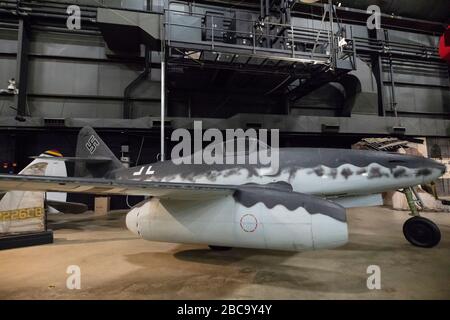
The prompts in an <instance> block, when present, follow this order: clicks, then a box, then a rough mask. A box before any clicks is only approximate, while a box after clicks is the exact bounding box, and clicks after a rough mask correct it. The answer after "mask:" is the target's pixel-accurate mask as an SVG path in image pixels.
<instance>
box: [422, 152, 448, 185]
mask: <svg viewBox="0 0 450 320" xmlns="http://www.w3.org/2000/svg"><path fill="white" fill-rule="evenodd" d="M423 167H424V169H423V175H424V183H429V182H431V181H434V180H436V179H438V178H439V177H441V176H442V175H444V174H445V172H446V171H447V167H446V166H445V165H444V164H442V163H439V162H437V161H435V160H433V159H429V158H425V159H424V166H423Z"/></svg>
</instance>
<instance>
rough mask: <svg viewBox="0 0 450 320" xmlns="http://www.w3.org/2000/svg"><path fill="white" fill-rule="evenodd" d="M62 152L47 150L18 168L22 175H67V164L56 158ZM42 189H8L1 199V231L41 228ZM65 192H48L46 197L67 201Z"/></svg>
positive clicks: (42, 223)
mask: <svg viewBox="0 0 450 320" xmlns="http://www.w3.org/2000/svg"><path fill="white" fill-rule="evenodd" d="M60 157H62V155H61V154H60V153H59V152H58V151H55V150H50V151H46V152H45V153H43V154H41V155H40V156H39V157H38V159H35V160H33V161H32V162H31V163H30V164H29V165H28V166H26V167H25V169H23V170H22V171H20V172H19V174H21V175H35V176H61V177H67V170H66V165H65V163H64V162H62V161H57V159H58V158H60ZM44 195H45V193H44V192H36V191H9V192H7V193H6V194H5V195H4V196H3V198H1V200H0V233H14V232H22V231H42V230H43V228H44V220H43V217H44ZM66 196H67V194H66V193H61V192H48V193H47V198H50V199H53V200H59V201H66Z"/></svg>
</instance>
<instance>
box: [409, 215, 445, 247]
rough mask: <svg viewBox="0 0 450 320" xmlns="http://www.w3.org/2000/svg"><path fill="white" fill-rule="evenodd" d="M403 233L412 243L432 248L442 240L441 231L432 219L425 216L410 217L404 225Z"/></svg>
mask: <svg viewBox="0 0 450 320" xmlns="http://www.w3.org/2000/svg"><path fill="white" fill-rule="evenodd" d="M403 234H404V235H405V238H406V240H408V241H409V242H410V243H411V244H412V245H414V246H416V247H421V248H432V247H434V246H436V245H437V244H438V243H439V242H440V241H441V231H440V230H439V228H438V226H437V225H436V224H435V223H434V222H433V221H431V220H429V219H427V218H424V217H419V216H416V217H412V218H409V219H408V220H407V221H406V222H405V224H404V225H403Z"/></svg>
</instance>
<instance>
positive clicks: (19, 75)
mask: <svg viewBox="0 0 450 320" xmlns="http://www.w3.org/2000/svg"><path fill="white" fill-rule="evenodd" d="M29 47H30V26H29V23H28V21H27V20H26V18H20V19H19V31H18V39H17V58H16V83H17V89H18V90H19V92H18V94H17V95H16V96H15V101H14V102H15V105H16V108H17V117H19V118H21V117H24V116H26V115H27V112H26V110H27V87H28V52H29Z"/></svg>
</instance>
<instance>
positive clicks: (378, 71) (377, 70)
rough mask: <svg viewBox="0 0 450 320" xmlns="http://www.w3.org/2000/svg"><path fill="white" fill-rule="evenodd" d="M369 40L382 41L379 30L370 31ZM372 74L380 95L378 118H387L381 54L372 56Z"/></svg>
mask: <svg viewBox="0 0 450 320" xmlns="http://www.w3.org/2000/svg"><path fill="white" fill-rule="evenodd" d="M369 38H370V39H374V40H380V37H379V33H378V30H369ZM370 59H371V64H372V72H373V75H374V76H375V81H376V82H377V95H378V116H380V117H384V116H386V109H385V106H384V84H383V62H382V60H381V55H380V54H379V53H373V54H371V55H370Z"/></svg>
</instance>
